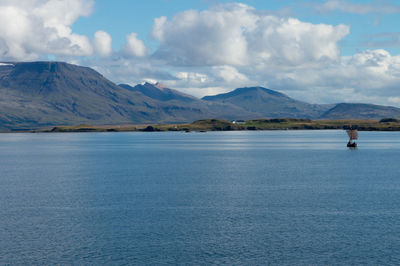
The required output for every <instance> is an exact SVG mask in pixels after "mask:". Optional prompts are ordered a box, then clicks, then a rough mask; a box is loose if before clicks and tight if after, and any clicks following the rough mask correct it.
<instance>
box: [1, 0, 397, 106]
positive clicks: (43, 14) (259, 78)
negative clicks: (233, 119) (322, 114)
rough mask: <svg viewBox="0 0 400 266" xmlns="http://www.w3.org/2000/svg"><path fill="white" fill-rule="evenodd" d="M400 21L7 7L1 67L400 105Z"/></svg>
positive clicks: (165, 7)
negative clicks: (45, 66)
mask: <svg viewBox="0 0 400 266" xmlns="http://www.w3.org/2000/svg"><path fill="white" fill-rule="evenodd" d="M399 15H400V3H399V1H390V0H371V1H356V0H325V1H313V0H304V1H303V0H292V1H286V0H269V1H262V0H243V1H237V2H233V1H224V0H147V1H128V0H120V1H111V0H19V1H15V0H0V61H37V60H57V61H66V62H69V63H74V64H78V65H84V66H89V67H92V68H94V69H96V70H97V71H99V72H100V73H101V74H103V75H104V76H105V77H107V78H109V79H110V80H112V81H114V82H116V83H127V84H131V85H135V84H137V83H141V82H143V81H149V82H156V81H158V82H161V83H163V84H165V85H167V86H168V87H170V88H174V89H177V90H180V91H183V92H186V93H189V94H192V95H195V96H197V97H202V96H205V95H214V94H218V93H224V92H228V91H231V90H233V89H235V88H238V87H246V86H264V87H267V88H270V89H273V90H278V91H280V92H283V93H286V94H287V95H289V96H291V97H293V98H296V99H300V100H303V101H307V102H311V103H337V102H366V103H375V104H384V105H392V106H400V91H399V84H400V30H399V28H398V25H400V16H399Z"/></svg>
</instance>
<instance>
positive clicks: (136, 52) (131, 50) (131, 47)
mask: <svg viewBox="0 0 400 266" xmlns="http://www.w3.org/2000/svg"><path fill="white" fill-rule="evenodd" d="M122 53H123V54H124V55H125V56H128V57H129V56H135V57H143V56H145V55H146V54H147V48H146V45H145V44H144V42H143V41H142V40H139V39H138V38H137V33H131V34H128V35H127V36H126V42H125V45H124V47H123V48H122Z"/></svg>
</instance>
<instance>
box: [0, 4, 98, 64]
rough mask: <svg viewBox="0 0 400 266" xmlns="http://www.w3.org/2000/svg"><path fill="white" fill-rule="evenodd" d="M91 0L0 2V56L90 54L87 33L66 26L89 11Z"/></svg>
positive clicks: (29, 56)
mask: <svg viewBox="0 0 400 266" xmlns="http://www.w3.org/2000/svg"><path fill="white" fill-rule="evenodd" d="M93 4H94V2H93V0H68V1H58V0H19V1H10V0H2V1H0V58H1V59H12V60H15V59H16V60H30V59H35V58H38V57H40V55H43V54H60V55H73V56H82V55H91V54H92V52H93V48H92V45H91V43H90V40H89V38H88V37H87V36H84V35H79V34H75V33H73V32H72V30H71V28H70V26H71V25H72V24H73V23H74V22H75V21H76V20H77V19H78V18H79V17H80V16H87V15H89V14H90V13H91V11H92V6H93Z"/></svg>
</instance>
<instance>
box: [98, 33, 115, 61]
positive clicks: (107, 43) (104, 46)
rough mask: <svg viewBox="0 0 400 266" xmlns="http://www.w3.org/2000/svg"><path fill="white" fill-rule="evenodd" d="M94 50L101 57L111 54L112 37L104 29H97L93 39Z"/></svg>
mask: <svg viewBox="0 0 400 266" xmlns="http://www.w3.org/2000/svg"><path fill="white" fill-rule="evenodd" d="M93 46H94V50H95V51H96V53H97V54H99V55H100V56H102V57H107V56H109V55H111V54H112V51H113V50H112V38H111V36H110V34H108V33H107V32H105V31H101V30H100V31H97V32H96V33H95V34H94V39H93Z"/></svg>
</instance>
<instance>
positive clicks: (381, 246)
mask: <svg viewBox="0 0 400 266" xmlns="http://www.w3.org/2000/svg"><path fill="white" fill-rule="evenodd" d="M346 142H347V136H346V134H345V132H343V131H263V132H261V131H256V132H215V133H214V132H208V133H189V134H187V133H173V132H170V133H88V134H86V133H77V134H74V133H71V134H1V135H0V264H56V263H59V264H91V265H98V264H113V265H119V264H136V265H154V264H156V265H158V264H169V265H171V264H172V265H176V264H227V265H232V264H248V265H256V264H279V265H285V264H296V265H301V264H307V265H309V264H319V265H322V264H336V265H337V264H371V265H380V264H399V263H400V168H399V159H400V132H380V133H378V132H360V141H359V148H358V149H356V150H349V149H348V148H346V147H345V145H346Z"/></svg>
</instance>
